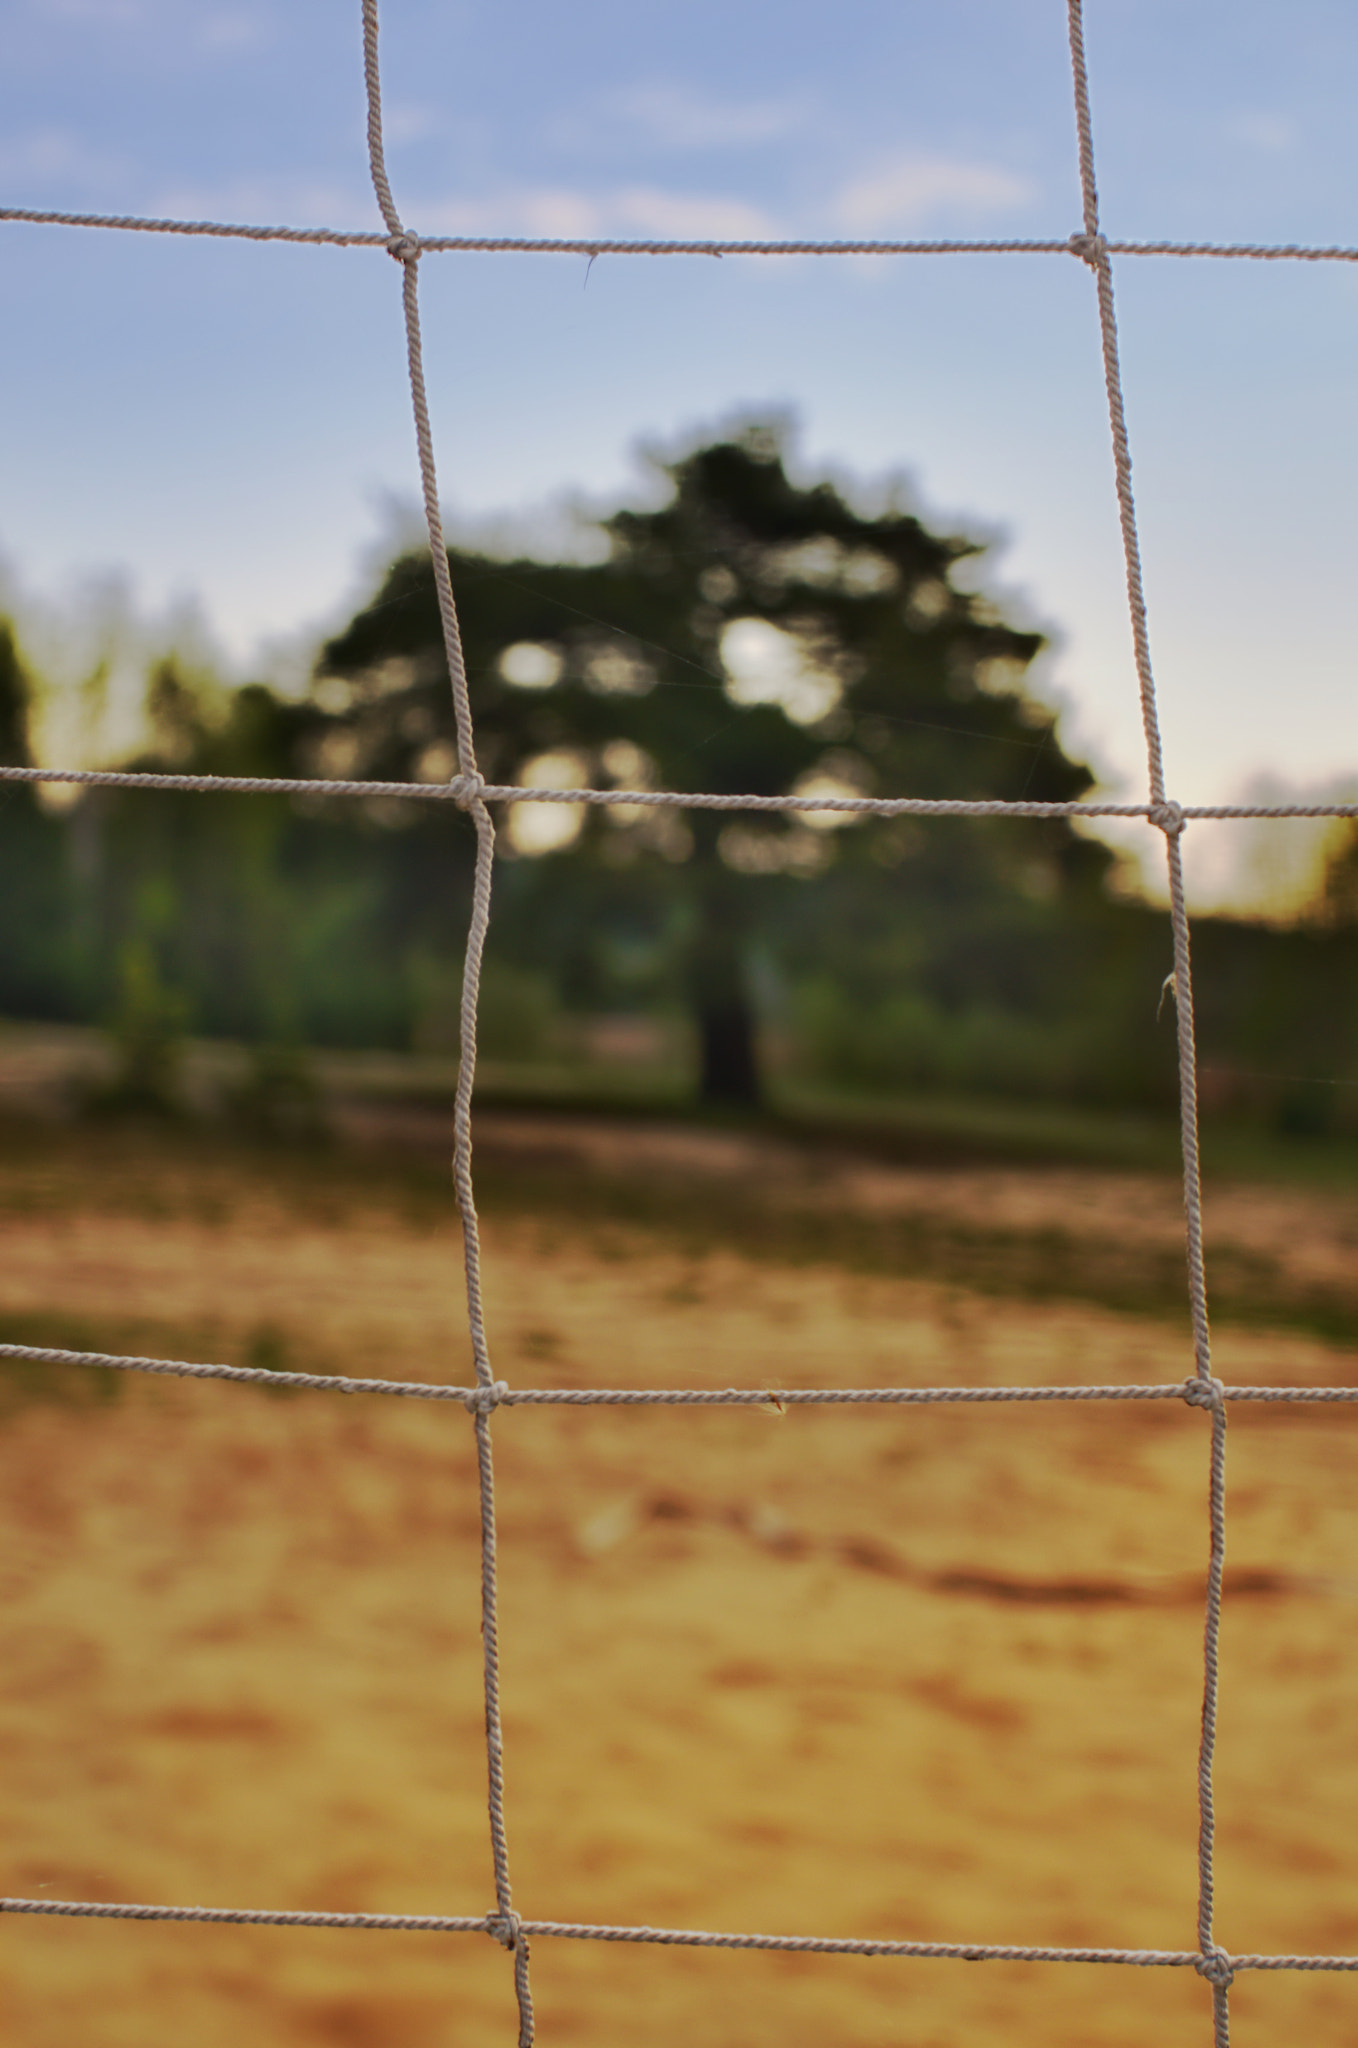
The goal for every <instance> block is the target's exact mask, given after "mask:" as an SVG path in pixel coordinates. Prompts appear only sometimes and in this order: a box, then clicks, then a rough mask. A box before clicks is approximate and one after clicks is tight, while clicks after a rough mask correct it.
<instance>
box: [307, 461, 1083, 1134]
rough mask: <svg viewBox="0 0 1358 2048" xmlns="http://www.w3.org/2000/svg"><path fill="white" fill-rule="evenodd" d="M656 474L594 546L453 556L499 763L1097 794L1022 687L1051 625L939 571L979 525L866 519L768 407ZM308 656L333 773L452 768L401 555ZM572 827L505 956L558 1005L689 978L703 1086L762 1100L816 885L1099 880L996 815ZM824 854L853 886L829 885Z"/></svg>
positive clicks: (904, 517)
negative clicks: (948, 530) (340, 734)
mask: <svg viewBox="0 0 1358 2048" xmlns="http://www.w3.org/2000/svg"><path fill="white" fill-rule="evenodd" d="M663 474H664V477H665V479H666V482H667V484H668V486H669V496H668V499H667V500H666V502H665V503H663V504H662V505H661V506H660V507H659V508H658V509H657V510H654V511H649V512H635V511H620V512H617V513H615V514H614V515H613V516H612V517H611V518H610V519H608V520H606V521H605V522H604V527H603V531H604V534H605V536H606V539H607V543H608V550H609V552H608V556H607V559H606V560H605V561H603V562H601V563H599V564H595V565H586V566H581V565H572V564H561V563H555V564H552V563H541V562H531V561H516V562H510V563H495V562H490V561H488V560H486V559H484V558H481V557H475V556H468V555H454V556H452V557H450V560H451V565H452V570H453V580H454V584H455V587H456V589H457V591H458V598H459V611H460V618H461V625H462V636H463V643H464V649H465V654H466V665H467V673H468V680H469V688H470V694H471V702H472V710H473V715H474V718H475V722H476V730H477V736H478V737H477V746H478V751H479V762H480V766H481V768H482V770H483V772H484V773H485V774H486V775H487V776H488V777H489V778H490V779H492V780H495V781H502V782H516V781H524V780H528V781H531V780H532V779H533V777H534V775H535V773H539V772H546V775H547V779H549V780H550V779H556V778H560V777H561V776H562V774H563V771H566V770H569V771H572V772H573V773H574V774H576V775H577V776H578V777H579V778H581V779H583V780H586V781H588V782H590V783H592V784H594V785H595V786H604V787H606V786H609V785H610V784H611V785H612V786H614V787H621V788H642V789H645V788H667V789H679V790H692V791H710V792H714V793H719V794H739V793H748V794H752V795H757V796H772V795H786V794H791V793H797V792H801V791H810V790H815V789H818V788H819V789H821V790H828V791H833V792H836V793H845V794H865V795H866V794H874V795H903V794H909V795H916V796H928V797H964V798H973V797H1003V798H1014V797H1019V796H1023V795H1028V796H1032V797H1034V798H1040V799H1044V800H1061V799H1065V798H1070V797H1075V796H1078V795H1080V794H1081V793H1082V792H1083V791H1084V790H1086V789H1087V788H1088V787H1089V784H1090V779H1091V778H1090V775H1089V772H1088V770H1087V769H1085V768H1083V767H1081V766H1079V765H1078V764H1076V763H1074V762H1072V761H1070V760H1068V759H1067V757H1066V756H1065V754H1064V753H1063V752H1062V749H1061V747H1060V745H1059V744H1058V742H1057V740H1056V738H1055V733H1054V729H1053V720H1052V718H1051V715H1050V714H1049V713H1046V712H1044V711H1042V710H1041V709H1039V707H1037V706H1035V705H1034V704H1033V702H1032V701H1031V699H1029V698H1028V697H1027V696H1026V695H1025V694H1024V690H1023V678H1024V675H1025V672H1026V670H1027V668H1028V666H1029V665H1030V663H1031V662H1032V660H1033V658H1034V656H1035V655H1036V654H1037V653H1038V651H1039V649H1040V648H1041V646H1042V639H1041V636H1040V635H1039V634H1037V633H1034V632H1027V631H1022V630H1019V629H1018V628H1016V627H1014V626H1012V625H1011V624H1009V623H1007V622H1006V621H1004V620H1003V619H1001V618H1000V617H999V616H998V615H997V614H996V612H995V610H994V608H993V606H992V605H991V604H990V602H989V601H988V600H987V599H985V598H983V597H980V596H977V595H976V594H974V593H973V592H971V591H970V590H967V589H963V588H961V587H959V586H958V585H957V583H956V582H955V581H953V580H952V578H953V571H954V569H955V568H956V567H957V565H958V564H959V563H960V562H962V561H963V560H964V559H966V558H968V557H972V556H975V555H976V554H977V553H979V552H980V550H979V548H978V546H977V544H976V543H974V542H971V541H968V540H965V539H961V538H958V537H955V536H939V535H936V534H933V533H930V532H929V531H928V530H927V529H926V528H925V527H924V526H923V525H922V524H921V522H920V521H919V520H918V519H917V518H916V517H915V516H914V515H913V514H910V513H908V512H905V511H903V510H900V509H898V508H889V509H888V510H886V511H884V512H881V513H878V514H873V515H869V514H866V513H863V512H860V511H858V510H856V509H855V508H854V506H853V505H851V504H850V502H849V501H848V500H847V499H846V497H845V496H844V495H843V494H842V493H841V492H840V491H839V490H837V489H836V488H835V487H834V486H833V485H831V484H829V483H818V484H812V485H804V484H800V483H798V482H796V481H795V480H794V479H793V478H792V477H791V476H790V474H789V472H788V467H787V462H786V451H785V447H784V441H783V434H782V430H781V428H779V427H778V426H777V425H776V424H775V425H772V426H771V425H769V424H767V423H754V424H752V425H751V426H749V427H748V428H747V429H745V430H744V431H743V432H741V433H739V434H737V435H735V436H733V437H732V438H730V439H728V440H723V441H720V442H718V443H716V444H714V445H711V446H706V447H701V448H698V449H696V450H694V451H692V452H690V453H688V454H686V455H684V456H682V457H681V458H679V459H678V460H675V461H673V462H670V463H668V464H666V465H664V467H663ZM321 672H322V677H323V687H324V688H325V690H326V691H327V692H330V693H333V692H335V691H336V689H337V688H339V689H341V690H343V691H347V692H348V703H347V706H346V708H345V709H344V711H343V712H342V713H341V714H340V717H341V720H342V723H343V726H344V729H345V732H346V734H347V736H348V740H349V746H348V750H347V758H348V761H349V764H350V765H349V769H348V772H350V773H359V774H364V775H371V776H376V777H382V778H384V779H392V778H400V777H412V776H420V775H427V774H431V773H433V772H435V769H436V768H437V769H438V770H439V771H440V772H441V773H443V774H445V775H446V774H447V773H448V772H449V769H450V767H451V765H452V759H453V756H452V749H451V742H452V739H453V725H452V714H451V699H450V692H449V685H448V676H447V670H446V664H445V661H444V655H443V643H442V633H441V627H440V622H439V617H438V608H437V599H436V593H435V590H434V583H433V576H432V573H431V569H430V565H429V563H428V561H427V559H425V558H423V557H420V556H416V555H411V556H408V557H404V558H402V559H401V560H400V561H398V562H396V563H395V564H394V565H393V566H392V568H391V570H390V571H389V572H388V575H387V577H386V579H385V581H384V583H383V585H382V586H381V588H380V590H379V591H378V593H377V596H376V599H375V601H374V603H373V604H372V605H371V606H370V607H368V608H367V609H366V610H365V611H363V612H361V613H360V614H359V615H358V616H357V617H356V618H355V619H354V620H353V621H352V622H351V624H350V625H349V626H348V627H347V628H346V630H345V631H344V632H343V633H341V634H339V635H338V636H337V637H336V638H335V639H334V640H332V641H331V642H330V643H329V645H328V646H327V647H326V649H325V650H324V654H323V657H322V663H321ZM549 762H550V764H551V766H550V769H548V768H547V765H546V764H547V763H549ZM521 809H522V811H523V813H524V814H525V815H524V816H523V818H520V817H519V816H517V815H514V814H511V817H510V819H509V823H508V847H507V852H508V854H509V856H510V858H511V859H512V857H513V856H514V854H515V853H516V852H518V853H519V854H524V853H528V852H530V851H531V850H532V839H531V837H530V836H529V827H530V826H535V825H536V822H537V815H540V814H535V816H534V817H533V818H532V819H529V818H528V817H527V815H526V814H527V811H528V807H527V806H524V807H521ZM818 824H819V825H820V826H821V829H817V825H818ZM571 826H575V827H577V828H578V836H576V837H575V839H574V841H573V843H571V844H570V845H569V848H568V849H567V848H566V847H563V849H562V850H561V851H560V852H557V853H555V854H551V855H545V856H543V857H542V858H540V859H539V860H537V861H534V862H532V863H531V864H532V865H533V866H535V867H537V868H538V869H539V871H540V872H539V873H538V875H537V876H535V878H534V880H533V881H532V882H531V883H528V882H525V883H524V884H523V885H521V886H520V887H519V888H518V889H517V890H510V891H502V894H506V893H507V894H509V895H510V896H511V903H510V906H509V910H508V914H507V915H505V914H502V913H501V912H497V927H496V929H497V934H498V939H499V943H500V945H501V947H502V948H504V947H507V948H510V949H517V950H519V953H520V958H521V960H522V962H523V964H525V965H529V964H531V965H534V966H539V967H540V966H549V971H552V972H553V973H554V975H555V977H556V978H557V979H558V982H559V985H561V986H563V988H564V989H565V990H566V992H567V995H568V999H570V998H571V997H574V998H575V999H577V1000H578V999H580V998H582V997H583V996H584V995H585V992H586V990H591V991H592V992H593V994H594V997H595V1000H598V999H599V998H600V997H601V996H603V997H604V998H605V999H607V993H608V991H607V990H606V987H605V984H607V983H608V982H609V981H612V982H613V984H614V987H613V990H612V996H613V1000H618V999H619V997H620V995H621V987H620V983H621V982H622V980H623V979H625V977H626V973H627V963H628V962H629V960H630V963H631V968H632V972H633V976H634V980H635V984H636V985H635V989H634V999H636V998H637V997H641V996H642V995H643V990H644V993H645V994H646V995H648V996H649V997H650V998H651V999H653V1000H654V999H657V998H659V996H660V995H661V994H662V985H663V984H664V983H665V982H667V981H668V982H669V983H670V984H671V986H677V988H678V990H679V992H680V993H681V995H682V997H683V999H684V1000H685V1001H686V1002H687V1004H688V1005H689V1007H690V1008H691V1010H692V1012H693V1014H694V1017H695V1021H696V1023H697V1026H698V1036H699V1042H700V1045H701V1047H702V1054H703V1059H702V1066H703V1072H702V1086H703V1092H704V1094H705V1095H707V1096H708V1097H709V1098H713V1099H722V1098H727V1099H736V1100H752V1099H753V1098H754V1097H755V1096H756V1095H757V1093H758V1088H759V1075H758V1062H757V1058H756V1047H755V1038H754V1005H753V999H752V990H751V960H752V956H753V954H754V951H755V948H756V943H757V941H760V940H762V941H763V942H764V943H766V944H767V943H769V940H770V934H776V933H778V932H779V931H781V932H782V933H783V934H784V935H785V936H786V935H788V934H792V935H794V943H795V942H796V940H795V935H796V934H800V942H801V943H802V944H803V945H804V946H810V947H811V948H812V949H814V946H815V943H816V934H817V933H818V931H823V930H824V928H825V916H826V912H827V909H828V906H829V905H830V903H831V902H832V901H842V900H843V899H844V898H845V896H846V894H848V895H852V896H854V897H855V899H866V898H867V897H868V896H870V895H871V893H872V891H873V888H874V887H875V886H877V885H879V884H880V882H881V879H882V876H881V871H882V869H883V868H884V867H885V868H888V869H889V868H902V867H904V868H908V870H909V875H910V880H911V885H912V886H911V890H910V900H911V901H912V902H913V903H915V904H917V905H926V904H940V903H947V902H950V901H957V900H965V901H970V900H972V899H974V898H976V897H977V896H978V895H979V896H983V897H988V898H989V899H991V900H993V901H995V902H997V903H999V902H1003V903H1020V902H1022V901H1023V900H1024V899H1025V898H1027V897H1030V896H1033V895H1035V894H1041V895H1043V896H1045V897H1047V898H1050V899H1053V900H1055V901H1064V900H1066V899H1068V898H1069V897H1071V895H1072V894H1077V895H1078V894H1080V893H1081V892H1083V893H1085V894H1089V893H1091V892H1092V893H1094V894H1097V892H1098V890H1099V886H1100V883H1101V881H1102V878H1103V875H1104V872H1105V870H1106V867H1107V864H1108V856H1107V855H1106V853H1105V852H1104V850H1103V849H1102V848H1100V847H1097V846H1095V845H1093V844H1092V843H1091V842H1089V841H1088V840H1084V839H1081V838H1079V837H1078V836H1077V835H1076V834H1075V833H1073V832H1072V831H1071V829H1070V828H1069V826H1068V825H1066V824H1065V823H1064V822H1061V821H1057V822H1054V823H1053V822H1046V823H1040V822H1036V821H1031V820H1021V821H1014V820H1009V821H1006V822H1004V823H1003V824H999V823H994V824H987V825H981V826H978V827H977V828H976V829H975V830H974V831H972V832H971V833H970V836H969V837H968V836H959V835H952V836H949V835H947V834H946V833H945V834H940V833H938V832H937V831H935V830H933V829H932V828H930V827H926V826H912V827H910V828H909V829H902V827H901V825H900V824H899V823H894V824H886V823H883V822H881V821H877V820H861V821H859V822H857V823H853V824H841V825H840V827H839V828H838V829H826V828H825V827H824V821H823V820H821V821H816V822H815V823H808V822H807V821H806V820H805V819H804V818H801V817H796V816H790V815H788V814H759V813H742V814H723V813H715V812H705V811H693V812H689V813H687V814H684V815H680V814H677V813H674V812H668V811H655V810H646V809H644V808H641V807H636V806H634V807H631V808H630V809H609V810H602V809H595V810H592V811H590V812H587V813H583V814H579V815H578V816H577V815H575V814H573V815H572V818H571V820H570V821H568V825H567V828H566V830H567V831H569V830H570V827H571ZM539 843H541V842H540V841H539ZM528 864H529V863H528V862H524V863H523V865H528ZM838 870H846V871H849V872H850V873H852V874H854V875H855V876H856V877H857V883H856V886H855V887H853V888H852V889H849V890H847V891H846V890H845V889H844V888H841V889H839V890H838V891H837V892H836V891H830V892H827V891H826V890H825V889H823V888H820V889H818V888H817V887H816V886H815V885H816V884H817V883H818V882H821V881H823V880H824V879H825V878H826V877H829V876H830V875H832V874H833V873H835V872H836V871H838ZM869 878H871V879H869ZM629 883H630V887H629ZM516 912H518V915H516V914H515V913H516ZM867 914H868V915H870V913H867ZM916 921H918V920H916ZM610 956H611V958H610ZM642 962H645V963H646V966H645V969H644V971H641V972H638V969H639V968H640V964H641V963H642Z"/></svg>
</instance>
